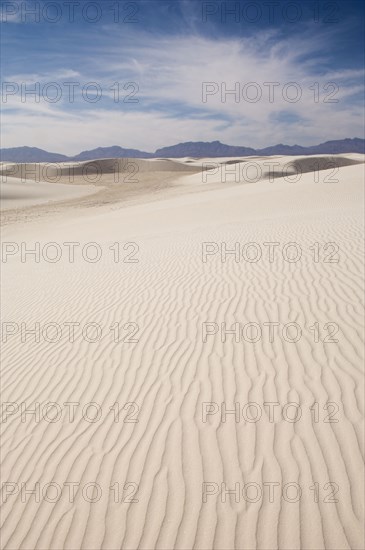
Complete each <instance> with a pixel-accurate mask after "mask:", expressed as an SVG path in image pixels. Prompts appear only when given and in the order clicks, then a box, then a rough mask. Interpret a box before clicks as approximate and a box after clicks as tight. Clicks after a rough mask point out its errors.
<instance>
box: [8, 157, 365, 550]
mask: <svg viewBox="0 0 365 550" xmlns="http://www.w3.org/2000/svg"><path fill="white" fill-rule="evenodd" d="M336 158H337V159H340V160H338V163H339V164H340V165H341V166H340V169H339V170H338V172H337V173H336V174H334V173H333V169H332V168H329V169H326V168H327V165H323V167H324V170H320V178H319V180H318V181H317V178H316V177H314V175H313V172H306V170H303V175H302V176H301V177H300V179H299V180H298V181H296V182H294V183H293V182H292V181H288V180H286V179H284V178H278V177H274V178H273V181H270V180H269V179H268V178H267V177H266V176H264V175H263V180H262V181H259V182H256V183H252V184H248V183H250V182H249V181H247V180H244V179H239V181H238V182H237V181H236V180H235V178H233V179H232V180H231V181H230V182H226V183H222V169H221V168H220V167H218V168H219V169H218V171H217V172H215V173H214V174H213V173H211V179H210V180H209V179H208V180H206V181H204V178H203V174H202V173H201V172H199V171H197V170H196V168H197V167H198V168H199V166H201V162H202V161H196V160H193V159H185V160H184V161H181V162H180V164H181V165H183V164H184V163H185V164H186V163H188V164H190V166H191V167H192V168H194V165H195V168H194V170H195V173H192V174H190V173H185V172H184V171H182V172H181V175H182V178H180V179H179V180H178V185H177V187H176V193H175V194H169V193H168V192H166V195H165V198H163V193H162V195H161V193H160V194H159V195H158V197H159V199H161V198H162V199H163V200H155V201H153V202H151V201H150V200H149V199H148V197H147V198H144V197H143V196H142V195H139V196H138V201H137V200H136V199H133V201H131V202H130V201H129V202H128V201H127V202H126V203H123V202H118V203H115V202H114V203H113V204H112V205H111V204H106V203H105V204H104V203H103V199H102V195H99V199H98V200H100V204H99V205H98V206H97V205H95V204H94V203H93V207H90V206H88V207H87V206H86V205H85V208H84V209H82V208H80V211H74V210H69V209H67V208H66V207H65V208H64V209H63V210H61V211H60V212H58V213H56V214H55V215H54V216H53V214H52V211H50V212H51V214H52V216H53V217H52V218H51V217H50V213H48V214H47V212H45V211H43V210H42V212H41V211H40V212H41V213H42V215H40V217H37V218H29V219H28V221H27V222H26V223H24V219H25V218H24V216H23V217H21V216H20V215H19V216H20V217H19V220H20V222H17V221H16V220H12V222H11V223H8V224H7V225H6V226H5V227H3V228H2V241H3V242H5V241H6V242H14V243H16V244H18V245H19V247H21V242H23V241H26V242H27V244H28V246H29V247H31V246H32V245H34V243H35V242H39V243H40V247H43V246H44V245H45V243H47V242H51V241H52V242H56V243H58V244H59V245H60V246H61V249H62V250H63V252H64V254H63V256H62V258H61V259H60V260H59V261H58V262H56V263H51V262H49V261H44V259H43V260H41V261H40V262H39V263H37V262H35V261H33V260H32V258H31V257H29V258H27V259H26V261H25V262H22V261H21V258H20V254H15V255H14V256H12V257H9V258H8V259H7V262H6V263H3V264H2V279H3V294H2V320H3V322H13V323H17V324H18V325H19V327H20V324H21V323H25V324H26V326H27V327H28V328H32V327H33V326H34V324H35V323H37V322H38V323H40V326H41V327H44V326H45V325H46V324H47V323H52V322H53V323H57V324H58V325H60V326H62V327H64V323H67V322H68V323H70V322H77V323H80V327H85V325H86V324H87V323H96V324H98V325H99V326H100V327H101V328H102V337H101V339H100V340H99V341H96V342H95V343H90V342H88V341H86V339H85V338H83V337H82V335H81V329H77V330H76V331H75V333H76V337H75V341H74V342H70V341H68V338H67V331H66V330H65V329H64V330H63V331H62V337H61V338H60V339H59V341H56V342H54V343H51V342H49V341H46V340H45V338H44V336H42V335H41V337H40V341H39V342H38V343H37V342H34V338H32V337H29V338H28V340H27V341H25V342H21V337H20V333H16V334H14V335H9V337H8V340H7V342H3V346H2V348H3V349H2V356H3V370H2V401H3V402H11V403H12V404H13V412H14V414H9V415H8V417H7V418H6V422H4V421H3V423H2V428H1V429H2V453H1V469H2V480H3V481H5V482H8V483H13V484H15V485H13V486H12V487H13V490H14V494H13V495H9V496H8V499H7V502H4V501H3V503H2V514H1V527H2V538H1V541H2V547H3V548H6V549H15V548H17V549H18V548H24V549H30V548H39V549H60V548H65V549H78V548H83V549H95V550H96V549H101V548H102V549H105V550H106V549H108V550H109V549H117V548H125V549H135V548H141V549H146V550H147V549H151V548H159V549H166V550H167V549H171V548H178V549H190V548H196V549H211V548H215V549H222V550H223V549H228V548H232V549H233V548H236V549H246V550H251V549H253V548H258V549H262V550H267V549H275V548H280V549H288V550H289V549H290V550H292V549H299V548H302V549H313V550H318V549H322V548H326V549H350V548H351V549H362V548H363V537H364V533H363V529H362V525H363V514H364V496H363V491H362V487H363V481H364V476H363V473H364V469H363V453H364V430H363V428H364V425H363V414H364V392H363V387H364V386H363V336H364V334H363V330H364V317H363V256H362V233H363V231H362V229H363V221H364V216H363V174H364V172H363V168H364V166H363V164H357V165H355V162H357V163H358V162H361V161H363V160H364V159H363V157H362V156H361V155H342V156H336ZM341 159H344V160H341ZM189 160H191V161H192V162H188V161H189ZM232 160H239V161H240V163H241V164H243V163H244V162H246V161H247V160H245V159H232ZM275 160H277V158H275ZM294 160H295V159H294ZM297 160H298V162H301V163H304V164H303V166H307V165H306V164H305V162H306V159H303V158H300V159H297ZM329 160H331V159H329ZM222 161H223V159H222ZM226 161H227V159H224V162H226ZM256 161H257V162H258V163H264V162H265V161H267V159H264V158H262V159H256ZM352 161H354V163H352ZM139 162H142V161H139ZM145 162H147V161H145ZM152 162H153V163H157V162H165V161H151V163H152ZM218 162H219V161H218ZM279 162H280V163H281V164H280V165H279V168H280V166H283V165H285V163H287V162H288V160H287V158H283V157H281V158H279ZM199 163H200V164H199ZM232 166H233V164H232ZM160 168H161V167H159V170H156V173H160V172H161V170H160ZM213 171H215V168H214V169H212V172H213ZM304 172H305V173H304ZM150 173H152V174H153V172H151V170H150ZM179 174H180V173H179ZM205 175H207V174H205ZM334 180H337V181H334ZM146 181H147V180H146ZM148 181H149V180H148ZM141 182H142V183H141V185H142V184H143V180H141ZM245 183H247V185H246V184H245ZM146 185H147V184H146ZM148 189H149V187H148ZM177 190H178V192H177ZM114 196H116V195H114ZM118 197H119V195H118ZM119 200H120V201H121V198H120V199H119ZM81 205H82V203H81ZM50 220H52V223H50ZM71 241H73V242H79V243H80V248H81V247H82V246H84V245H85V244H86V243H89V242H95V243H98V245H99V246H100V248H101V250H102V257H101V259H100V261H98V262H96V263H89V262H87V261H85V260H84V259H83V258H82V256H81V254H77V255H76V259H75V261H74V263H70V262H69V261H68V258H67V254H66V253H65V248H64V245H63V243H65V242H71ZM116 241H118V242H120V243H122V245H123V244H124V243H135V244H134V245H128V247H127V248H126V249H125V250H123V247H121V254H122V259H123V260H124V261H120V262H118V263H116V262H115V261H114V258H113V253H112V251H111V250H110V249H109V247H110V246H112V245H113V243H115V242H116ZM268 242H270V243H279V244H276V245H275V247H276V248H275V254H274V256H273V258H272V261H270V258H269V256H268V252H267V250H268V249H267V246H265V245H264V243H268ZM202 243H211V245H210V246H211V248H210V249H209V250H212V251H214V254H211V255H210V256H208V257H207V258H206V260H207V261H206V262H203V261H202ZM214 243H216V244H215V245H214ZM222 243H226V248H227V250H228V249H231V250H232V249H235V246H236V245H235V243H239V246H240V252H242V247H243V246H244V245H245V243H256V250H257V249H258V248H259V249H260V250H262V258H261V259H260V260H258V261H256V262H250V261H247V260H245V259H244V258H242V254H241V256H240V257H239V258H236V257H235V256H234V255H233V254H230V255H227V256H226V258H225V261H222V254H221V251H222V247H223V249H224V245H223V244H222ZM288 243H296V246H297V247H298V248H300V250H301V252H302V255H301V258H300V259H299V260H298V261H296V262H290V261H287V260H286V259H284V257H283V251H284V250H285V251H287V253H288V254H289V257H290V258H292V257H291V256H290V254H291V253H292V252H293V248H290V249H288V248H285V246H286V245H287V244H288ZM315 243H318V246H319V249H318V250H319V257H318V258H316V257H315V256H314V251H313V250H314V249H311V248H310V247H313V246H315ZM327 243H334V245H335V247H334V248H333V245H332V247H331V246H330V247H328V245H327ZM324 246H327V248H326V249H324V248H323V247H324ZM216 247H218V251H216ZM286 258H287V256H286ZM315 258H316V261H315ZM128 259H129V260H133V259H138V262H135V263H133V262H131V263H128ZM330 259H338V261H337V262H334V263H331V262H330V261H329V260H330ZM236 260H238V261H236ZM317 260H318V261H317ZM207 322H209V323H216V328H217V333H216V334H214V335H211V336H208V337H207V338H206V342H204V341H203V330H204V327H206V325H204V323H207ZM270 322H271V323H279V327H278V328H277V327H275V333H274V334H275V336H274V339H273V341H271V340H272V339H270V338H269V336H268V329H267V325H264V323H270ZM115 323H119V325H120V328H121V330H120V336H121V337H122V338H125V337H126V336H127V335H128V334H129V335H131V334H132V332H134V329H135V328H136V327H135V325H134V324H132V325H128V326H126V324H127V323H135V324H136V325H137V329H138V331H137V332H136V333H135V334H134V335H133V336H132V339H137V340H138V341H137V342H128V341H120V342H118V343H117V342H115V341H114V338H113V336H114V332H113V330H110V327H111V326H113V325H114V324H115ZM222 323H226V327H227V329H230V328H232V325H233V323H239V324H240V325H239V326H240V328H242V327H244V325H246V324H247V323H255V324H256V327H257V326H259V328H260V329H261V330H262V335H261V338H259V339H257V341H256V342H255V343H254V342H252V341H250V339H251V340H252V339H255V338H254V335H253V334H251V333H250V332H248V333H246V339H244V338H243V337H241V336H240V341H239V342H236V341H235V339H234V335H232V334H227V337H226V341H225V342H224V341H222V337H221V336H222V332H221V324H222ZM288 323H297V325H298V326H299V327H300V328H301V332H302V335H301V337H300V339H299V340H298V341H297V342H295V343H293V342H292V341H290V339H291V338H293V333H292V332H291V330H289V332H288V333H285V334H286V335H287V338H286V339H285V338H284V336H283V332H282V330H283V326H284V325H287V324H288ZM315 323H318V328H319V335H318V338H316V335H315V329H313V328H312V329H311V328H310V327H314V324H315ZM327 323H335V324H336V325H338V327H337V328H338V330H337V333H336V335H335V336H334V337H333V338H335V339H338V342H329V341H328V340H330V339H331V338H329V336H330V334H331V333H332V329H333V326H332V325H330V326H327V329H326V328H325V325H326V324H327ZM114 326H115V325H114ZM210 326H211V327H212V326H213V325H210ZM214 326H215V325H214ZM123 327H125V328H123ZM19 330H20V328H19ZM52 334H53V333H51V332H50V337H52ZM240 335H242V332H241V333H240ZM294 335H295V334H294ZM130 338H131V336H130ZM325 339H326V342H324V340H325ZM316 340H319V341H316ZM48 402H54V403H58V404H59V407H60V410H61V417H60V419H59V420H58V421H56V422H53V423H51V422H49V421H47V420H46V419H45V418H42V417H41V418H40V419H39V420H37V419H35V418H34V415H33V416H29V415H28V416H27V417H25V418H23V420H24V421H22V417H21V403H25V404H26V406H27V407H28V408H31V407H34V406H35V404H36V403H39V404H40V407H41V408H42V407H43V406H44V404H45V403H48ZM71 402H72V403H76V404H78V405H75V418H74V420H73V421H71V420H70V418H69V415H68V414H67V410H69V409H67V407H66V406H65V405H64V404H65V403H71ZM91 402H92V403H96V404H97V405H98V407H99V410H101V418H100V419H99V420H98V421H96V422H91V421H88V420H87V419H85V418H84V417H83V415H82V409H83V407H85V406H87V404H88V403H91ZM128 403H129V404H130V405H126V404H128ZM235 403H238V408H239V417H238V418H235V416H234V415H233V414H228V415H227V416H226V418H224V415H223V417H222V410H223V409H224V407H226V409H228V410H231V409H234V408H235V405H234V404H235ZM249 403H250V404H253V405H252V406H251V408H247V406H246V405H247V404H249ZM264 403H266V404H268V403H271V404H272V406H274V410H275V414H274V416H273V417H270V414H269V406H268V405H266V406H264ZM288 403H296V404H297V405H298V407H299V406H300V411H301V418H300V419H299V420H298V421H297V422H291V421H290V420H288V418H289V417H291V416H292V415H293V414H295V409H293V407H292V408H288V407H287V404H288ZM115 404H117V407H118V408H119V409H120V418H119V421H116V420H115V417H114V412H113V411H115V408H116V406H115ZM131 404H132V405H131ZM206 404H210V405H208V406H211V407H212V408H210V409H209V410H210V411H215V412H214V414H210V415H208V416H207V417H206V418H205V420H206V421H203V415H202V411H203V410H205V411H207V405H206ZM17 406H18V407H19V410H15V409H16V407H17ZM110 407H112V410H110ZM124 407H125V408H124ZM326 407H327V408H326ZM9 410H10V409H9ZM259 410H261V413H262V414H261V418H260V419H258V420H257V421H256V422H254V421H252V418H253V417H252V415H255V411H259ZM283 411H284V412H285V413H287V415H288V416H285V415H283ZM293 411H294V412H293ZM94 413H95V409H92V410H90V416H93V414H94ZM243 413H244V414H243ZM50 415H51V413H50ZM136 419H137V420H138V422H133V420H136ZM224 420H225V421H224ZM331 420H332V421H331ZM335 420H337V422H335ZM37 482H38V483H39V484H40V490H41V491H42V490H44V489H45V488H46V487H47V484H48V483H51V482H52V483H57V484H58V485H57V487H60V488H61V489H62V491H61V495H60V496H59V498H55V497H54V494H53V493H52V495H51V489H50V492H49V495H50V499H51V497H52V496H53V497H54V498H55V502H48V501H47V500H46V499H45V498H44V495H43V496H42V494H41V497H40V499H38V500H39V502H37V501H36V499H35V498H34V496H27V495H23V497H24V498H22V493H21V483H25V484H26V486H25V488H27V489H32V488H34V487H35V483H37ZM70 483H75V484H78V485H75V487H76V489H75V498H74V501H73V502H70V500H71V499H70V498H69V490H68V488H69V487H70V485H69V484H70ZM88 483H97V484H98V487H99V491H100V495H99V496H100V499H99V500H98V501H97V502H94V503H91V502H89V501H90V498H89V497H90V495H91V494H92V491H91V492H90V494H89V496H88V494H87V493H84V494H82V489H85V486H87V484H88ZM207 483H209V485H204V484H207ZM222 483H223V484H224V483H225V484H226V485H225V486H223V491H222ZM126 484H127V485H126ZM287 484H290V485H287ZM316 484H318V485H316ZM270 486H271V488H272V490H273V491H274V493H273V496H272V495H271V496H272V498H270V495H269V487H270ZM9 487H10V485H8V486H7V488H8V490H9ZM116 487H118V488H119V489H120V494H119V495H117V497H118V498H116V494H115V491H116ZM298 488H299V491H300V492H301V495H300V497H299V498H296V496H298V495H299V493H298ZM204 489H205V491H206V492H207V491H211V493H213V494H211V495H207V497H206V499H205V500H206V502H204V499H203V498H202V497H203V493H204ZM224 489H229V490H231V491H232V490H236V494H227V495H226V496H225V495H224ZM283 491H284V492H283ZM3 494H4V493H3ZM85 494H86V496H85ZM94 494H95V493H94ZM283 495H284V496H283ZM284 497H285V498H284ZM132 498H137V499H138V502H129V501H130V499H132ZM50 499H48V500H50ZM3 500H4V499H3ZM336 500H337V502H333V501H336Z"/></svg>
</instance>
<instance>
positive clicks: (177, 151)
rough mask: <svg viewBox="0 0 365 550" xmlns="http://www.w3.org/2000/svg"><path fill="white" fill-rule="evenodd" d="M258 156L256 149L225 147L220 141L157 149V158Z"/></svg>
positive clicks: (197, 142)
mask: <svg viewBox="0 0 365 550" xmlns="http://www.w3.org/2000/svg"><path fill="white" fill-rule="evenodd" d="M250 155H256V151H255V149H251V147H237V146H234V145H225V144H224V143H221V142H220V141H211V142H206V141H187V142H186V143H179V144H178V145H172V146H170V147H163V148H162V149H157V151H156V152H155V154H154V156H155V157H169V158H181V157H236V156H237V157H245V156H250Z"/></svg>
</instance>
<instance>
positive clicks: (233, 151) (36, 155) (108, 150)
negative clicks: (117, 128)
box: [0, 138, 365, 162]
mask: <svg viewBox="0 0 365 550" xmlns="http://www.w3.org/2000/svg"><path fill="white" fill-rule="evenodd" d="M337 153H363V154H364V153H365V140H364V139H359V138H353V139H349V138H347V139H339V140H334V141H326V142H325V143H320V144H319V145H313V146H311V147H302V146H301V145H284V144H282V143H279V144H278V145H273V146H271V147H265V148H264V149H252V148H251V147H239V146H235V145H225V144H224V143H221V142H220V141H211V142H206V141H188V142H185V143H178V144H177V145H171V146H169V147H162V148H161V149H157V151H156V152H155V153H147V152H146V151H139V150H138V149H125V148H123V147H119V145H114V146H112V147H98V148H97V149H92V150H91V151H83V152H82V153H80V154H78V155H76V156H74V157H67V156H65V155H60V154H58V153H48V152H47V151H43V150H42V149H37V148H36V147H13V148H11V149H0V160H1V161H3V162H5V161H8V162H66V161H78V160H79V161H85V160H94V159H100V158H145V159H148V158H158V157H165V158H166V157H167V158H181V157H197V158H200V157H208V158H209V157H210V158H215V157H246V156H253V155H259V156H269V155H323V154H327V155H335V154H337Z"/></svg>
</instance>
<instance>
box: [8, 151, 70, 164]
mask: <svg viewBox="0 0 365 550" xmlns="http://www.w3.org/2000/svg"><path fill="white" fill-rule="evenodd" d="M67 160H69V158H68V157H66V156H65V155H60V154H58V153H48V152H47V151H43V149H38V148H37V147H12V148H10V149H0V161H2V162H4V161H7V162H65V161H67Z"/></svg>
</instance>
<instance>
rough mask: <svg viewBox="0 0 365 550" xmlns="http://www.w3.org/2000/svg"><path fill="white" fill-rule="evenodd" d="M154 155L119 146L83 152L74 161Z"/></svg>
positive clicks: (148, 156) (149, 156)
mask: <svg viewBox="0 0 365 550" xmlns="http://www.w3.org/2000/svg"><path fill="white" fill-rule="evenodd" d="M152 156H153V154H152V153H146V152H145V151H138V149H124V148H123V147H119V145H113V146H112V147H98V148H97V149H92V150H91V151H83V152H82V153H80V154H79V155H76V156H75V157H72V160H94V159H108V158H111V159H117V158H135V159H138V158H151V157H152Z"/></svg>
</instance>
